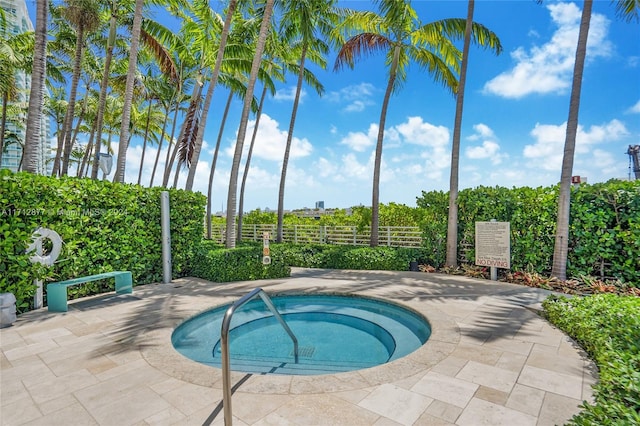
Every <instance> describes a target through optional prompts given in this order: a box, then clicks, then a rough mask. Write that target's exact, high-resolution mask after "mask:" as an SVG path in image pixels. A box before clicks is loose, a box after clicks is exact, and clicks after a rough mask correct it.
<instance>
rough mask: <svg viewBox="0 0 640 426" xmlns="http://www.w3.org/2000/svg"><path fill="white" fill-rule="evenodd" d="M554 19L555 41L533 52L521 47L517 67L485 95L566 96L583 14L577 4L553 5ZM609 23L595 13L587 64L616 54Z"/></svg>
mask: <svg viewBox="0 0 640 426" xmlns="http://www.w3.org/2000/svg"><path fill="white" fill-rule="evenodd" d="M547 9H548V10H549V11H550V13H551V19H552V21H553V22H554V24H556V25H557V26H558V29H557V30H556V31H555V33H554V34H553V36H552V37H551V40H549V41H548V42H547V43H545V44H543V45H541V46H533V47H532V48H531V49H530V50H529V51H527V50H526V49H525V48H524V47H518V48H517V49H516V50H514V51H513V52H511V57H512V58H513V59H514V61H515V62H516V64H515V66H514V67H513V68H512V69H511V70H509V71H506V72H503V73H502V74H500V75H498V76H497V77H495V78H493V79H492V80H490V81H488V82H487V83H486V84H485V86H484V92H485V93H492V94H495V95H498V96H502V97H505V98H515V99H517V98H522V97H524V96H526V95H530V94H533V93H538V94H547V93H564V92H566V90H567V89H568V88H569V87H570V84H571V78H572V73H573V65H574V61H575V52H576V45H577V40H578V31H579V25H580V17H581V11H580V9H579V8H578V6H576V5H575V4H574V3H555V4H549V5H548V6H547ZM608 27H609V20H607V18H605V17H604V16H603V15H599V14H596V13H594V14H593V15H592V17H591V25H590V28H589V40H588V51H587V60H593V59H595V58H597V57H606V56H609V55H610V54H611V52H612V50H613V47H612V44H611V42H610V41H609V40H608V39H607V33H608Z"/></svg>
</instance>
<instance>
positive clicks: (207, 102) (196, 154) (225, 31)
mask: <svg viewBox="0 0 640 426" xmlns="http://www.w3.org/2000/svg"><path fill="white" fill-rule="evenodd" d="M236 4H237V1H236V0H231V1H230V2H229V9H228V10H227V16H226V17H225V20H224V26H223V27H222V34H221V35H220V46H219V47H218V56H217V57H216V64H215V65H214V68H213V75H212V76H211V81H210V82H209V88H208V89H207V95H206V96H205V99H204V105H203V107H202V115H201V116H200V122H199V123H198V133H197V136H196V144H195V146H194V149H193V155H192V157H191V164H190V165H189V174H188V175H187V183H186V184H185V188H184V189H186V190H187V191H191V189H192V188H193V180H194V178H195V175H196V169H197V167H198V160H199V159H200V151H201V150H202V141H203V139H204V128H205V127H206V124H207V115H208V114H209V107H210V106H211V99H213V92H214V90H215V88H216V85H217V84H218V75H219V74H220V67H221V66H222V59H223V58H224V50H225V47H226V45H227V38H228V37H229V28H230V27H231V20H232V18H233V14H234V12H235V10H236Z"/></svg>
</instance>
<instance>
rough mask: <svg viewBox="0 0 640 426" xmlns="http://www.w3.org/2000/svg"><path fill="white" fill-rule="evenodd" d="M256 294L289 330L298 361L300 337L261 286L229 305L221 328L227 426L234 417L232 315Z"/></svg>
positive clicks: (294, 353)
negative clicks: (230, 330) (230, 351)
mask: <svg viewBox="0 0 640 426" xmlns="http://www.w3.org/2000/svg"><path fill="white" fill-rule="evenodd" d="M256 296H260V298H261V299H262V301H263V302H264V304H265V305H267V308H269V310H270V311H271V313H272V314H273V316H274V317H276V319H277V320H278V322H279V323H280V324H281V325H282V327H283V328H284V330H285V331H286V332H287V334H288V335H289V337H291V340H292V341H293V355H294V359H295V362H296V364H297V363H298V339H296V336H295V335H294V334H293V331H291V329H290V328H289V326H288V325H287V323H286V322H285V321H284V318H282V315H280V313H279V312H278V310H277V309H276V307H275V306H274V305H273V302H272V301H271V298H270V297H269V296H268V295H267V293H265V292H264V290H262V289H261V288H256V289H254V290H252V291H251V292H249V293H247V294H246V295H244V296H242V297H241V298H240V299H238V300H237V301H236V302H235V303H234V304H233V305H231V306H229V309H227V312H225V314H224V318H222V326H221V328H220V350H221V352H222V405H223V408H224V424H225V426H231V424H232V417H231V366H230V362H229V327H230V325H231V317H232V316H233V314H234V313H235V311H236V310H237V309H238V308H240V307H241V306H242V305H244V304H245V303H247V302H249V301H250V300H251V299H253V298H254V297H256Z"/></svg>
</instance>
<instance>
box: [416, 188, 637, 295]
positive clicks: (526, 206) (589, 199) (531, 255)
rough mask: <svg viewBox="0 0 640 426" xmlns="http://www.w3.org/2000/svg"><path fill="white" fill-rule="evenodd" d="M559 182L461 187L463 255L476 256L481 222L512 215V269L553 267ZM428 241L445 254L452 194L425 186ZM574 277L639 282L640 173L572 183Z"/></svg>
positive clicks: (438, 258) (437, 262) (434, 254)
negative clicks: (477, 228) (638, 178)
mask: <svg viewBox="0 0 640 426" xmlns="http://www.w3.org/2000/svg"><path fill="white" fill-rule="evenodd" d="M557 196H558V188H557V186H554V187H540V188H527V187H523V188H512V189H508V188H503V187H482V186H481V187H478V188H475V189H465V190H462V191H460V193H459V197H458V242H459V253H460V254H461V257H462V259H461V261H463V262H470V263H472V262H473V259H474V257H475V251H474V248H473V246H474V238H475V222H477V221H489V220H491V219H496V220H497V221H499V222H503V221H504V222H510V228H511V270H515V271H529V272H537V273H540V274H546V275H548V274H549V273H550V272H551V262H552V259H553V246H554V233H555V226H556V211H557ZM417 204H418V208H420V209H423V210H424V211H425V213H424V214H423V217H425V218H428V219H427V221H426V223H424V224H423V235H424V247H425V249H426V250H427V251H428V252H429V257H430V259H431V260H432V263H431V264H432V265H433V266H436V267H440V266H442V265H443V264H444V261H445V249H446V231H447V212H448V194H447V193H445V192H442V191H432V192H423V193H422V196H421V197H419V198H418V200H417ZM569 238H570V240H569V260H568V265H567V273H568V275H569V276H570V277H580V276H593V277H600V278H608V279H617V280H620V281H622V282H625V283H628V284H630V285H633V286H636V287H640V181H631V182H627V181H619V180H612V181H609V182H606V183H598V184H595V185H586V184H582V185H580V186H578V187H576V188H574V189H573V190H572V200H571V219H570V236H569Z"/></svg>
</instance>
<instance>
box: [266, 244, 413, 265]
mask: <svg viewBox="0 0 640 426" xmlns="http://www.w3.org/2000/svg"><path fill="white" fill-rule="evenodd" d="M271 251H272V253H274V256H277V257H278V258H279V259H282V260H283V262H285V263H286V264H288V265H291V266H298V267H304V268H326V269H365V270H386V271H406V270H408V269H409V262H412V261H417V262H424V259H425V255H426V253H425V251H424V250H423V249H415V248H393V247H374V248H372V247H361V246H347V245H331V244H307V245H296V244H272V245H271Z"/></svg>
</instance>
